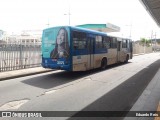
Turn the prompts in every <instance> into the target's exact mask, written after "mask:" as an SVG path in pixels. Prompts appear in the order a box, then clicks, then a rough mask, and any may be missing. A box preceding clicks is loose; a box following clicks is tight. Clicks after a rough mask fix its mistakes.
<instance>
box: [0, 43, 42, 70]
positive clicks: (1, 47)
mask: <svg viewBox="0 0 160 120" xmlns="http://www.w3.org/2000/svg"><path fill="white" fill-rule="evenodd" d="M40 64H41V45H37V44H34V43H23V44H20V43H14V44H13V43H10V44H6V43H3V44H2V43H1V44H0V72H3V71H10V70H18V69H24V68H31V67H38V66H40Z"/></svg>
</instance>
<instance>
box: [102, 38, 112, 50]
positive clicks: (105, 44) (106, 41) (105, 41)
mask: <svg viewBox="0 0 160 120" xmlns="http://www.w3.org/2000/svg"><path fill="white" fill-rule="evenodd" d="M102 45H103V48H107V49H109V48H110V37H108V36H105V37H103V38H102Z"/></svg>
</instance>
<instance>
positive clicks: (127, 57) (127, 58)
mask: <svg viewBox="0 0 160 120" xmlns="http://www.w3.org/2000/svg"><path fill="white" fill-rule="evenodd" d="M128 60H129V56H128V55H127V56H126V60H125V63H128Z"/></svg>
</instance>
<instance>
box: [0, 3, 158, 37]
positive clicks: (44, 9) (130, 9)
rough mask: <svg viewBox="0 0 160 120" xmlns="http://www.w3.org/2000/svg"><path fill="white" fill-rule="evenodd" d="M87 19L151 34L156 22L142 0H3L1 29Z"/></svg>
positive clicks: (76, 22)
mask: <svg viewBox="0 0 160 120" xmlns="http://www.w3.org/2000/svg"><path fill="white" fill-rule="evenodd" d="M69 8H70V13H71V15H70V25H80V24H87V23H108V22H109V23H112V24H114V25H117V26H119V27H120V28H121V32H119V33H114V35H116V36H121V37H129V36H130V32H131V37H132V39H133V40H137V39H140V38H141V37H145V38H149V37H151V33H152V31H153V33H155V32H156V34H157V37H159V34H158V30H159V28H158V27H157V25H156V23H155V22H154V21H153V19H152V18H151V16H150V15H149V14H148V13H147V11H146V10H145V8H144V7H143V6H142V4H141V3H140V2H139V0H0V29H2V30H4V31H7V32H8V33H12V32H14V33H18V32H19V31H21V30H36V29H39V30H42V29H44V28H46V27H48V25H47V24H48V23H49V27H52V26H59V25H68V24H69V17H68V15H64V14H68V11H69Z"/></svg>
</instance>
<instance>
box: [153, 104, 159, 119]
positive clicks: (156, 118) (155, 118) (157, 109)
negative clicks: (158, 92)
mask: <svg viewBox="0 0 160 120" xmlns="http://www.w3.org/2000/svg"><path fill="white" fill-rule="evenodd" d="M157 111H160V102H159V105H158V108H157ZM154 120H160V116H159V117H155V119H154Z"/></svg>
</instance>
